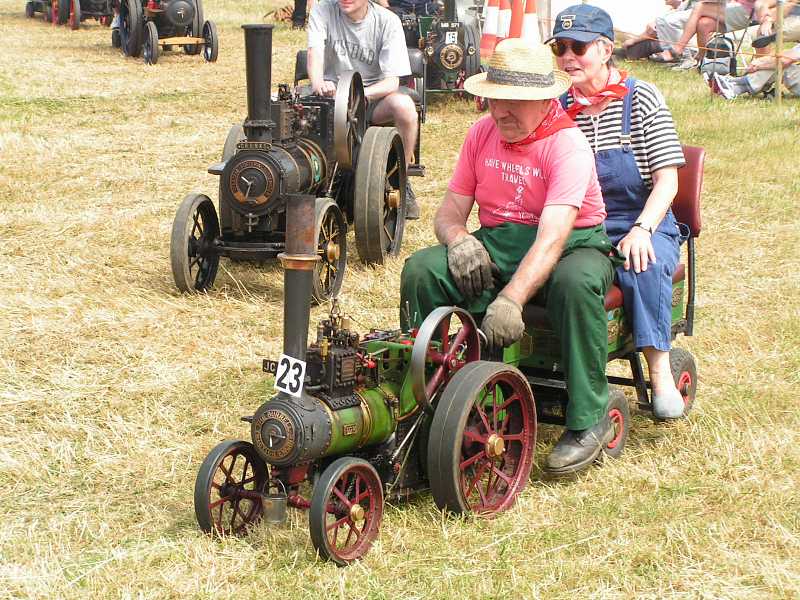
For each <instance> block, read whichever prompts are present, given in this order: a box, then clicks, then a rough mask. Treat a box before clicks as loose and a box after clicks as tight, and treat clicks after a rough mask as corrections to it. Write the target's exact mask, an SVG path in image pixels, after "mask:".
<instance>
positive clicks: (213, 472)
mask: <svg viewBox="0 0 800 600" xmlns="http://www.w3.org/2000/svg"><path fill="white" fill-rule="evenodd" d="M268 478H269V477H268V471H267V465H266V463H265V462H264V459H262V458H261V456H259V454H258V452H257V451H256V449H255V447H254V446H253V445H252V444H251V443H250V442H244V441H240V440H227V441H224V442H222V443H221V444H218V445H217V446H215V447H214V449H213V450H211V452H209V454H208V456H207V457H206V459H205V460H204V461H203V464H202V465H200V470H199V471H198V472H197V479H196V481H195V485H194V514H195V516H196V517H197V523H198V525H200V529H202V530H203V531H205V532H206V533H216V534H218V535H241V534H244V533H246V531H247V529H248V528H249V527H250V526H252V525H254V524H255V523H257V522H258V521H259V520H260V519H261V514H262V505H261V497H260V495H259V494H260V492H262V491H263V490H264V487H265V485H266V483H267V480H268Z"/></svg>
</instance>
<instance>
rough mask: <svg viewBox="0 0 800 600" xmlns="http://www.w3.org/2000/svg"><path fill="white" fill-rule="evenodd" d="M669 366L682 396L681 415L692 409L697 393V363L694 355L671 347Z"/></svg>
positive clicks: (685, 414)
mask: <svg viewBox="0 0 800 600" xmlns="http://www.w3.org/2000/svg"><path fill="white" fill-rule="evenodd" d="M669 368H670V370H671V371H672V378H673V379H674V380H675V386H676V387H677V388H678V391H679V392H680V393H681V396H683V416H684V417H685V416H687V415H688V414H689V411H690V410H692V406H693V405H694V399H695V396H696V395H697V365H696V364H695V362H694V356H692V354H691V353H690V352H687V351H686V350H684V349H682V348H673V349H672V350H670V351H669Z"/></svg>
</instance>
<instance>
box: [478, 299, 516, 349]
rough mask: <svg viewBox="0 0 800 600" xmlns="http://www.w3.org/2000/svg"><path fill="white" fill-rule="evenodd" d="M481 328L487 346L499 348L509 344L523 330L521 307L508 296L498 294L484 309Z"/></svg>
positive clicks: (514, 340)
mask: <svg viewBox="0 0 800 600" xmlns="http://www.w3.org/2000/svg"><path fill="white" fill-rule="evenodd" d="M481 330H482V331H483V333H484V334H486V342H487V344H488V345H489V348H491V349H500V348H505V347H506V346H510V345H511V344H513V343H514V342H516V341H517V340H518V339H520V338H521V337H522V334H523V333H524V332H525V323H523V321H522V307H521V306H520V305H519V304H517V303H516V302H514V301H513V300H512V299H511V298H509V297H508V296H504V295H503V294H500V295H499V296H498V297H497V298H495V300H494V302H492V303H491V304H490V305H489V308H487V309H486V316H485V317H483V323H481Z"/></svg>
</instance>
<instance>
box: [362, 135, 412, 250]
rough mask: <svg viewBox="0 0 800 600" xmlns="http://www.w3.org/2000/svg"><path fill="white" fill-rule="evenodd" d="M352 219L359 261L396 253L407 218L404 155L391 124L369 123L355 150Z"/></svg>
mask: <svg viewBox="0 0 800 600" xmlns="http://www.w3.org/2000/svg"><path fill="white" fill-rule="evenodd" d="M353 220H354V226H355V232H356V247H357V248H358V254H359V256H360V257H361V261H362V262H364V263H365V264H368V265H382V264H383V263H384V261H385V259H386V257H387V256H397V254H398V253H399V252H400V244H401V243H402V241H403V230H404V228H405V221H406V159H405V152H404V150H403V141H402V139H401V138H400V134H399V133H398V132H397V129H395V128H394V127H370V128H369V129H367V133H366V134H365V135H364V142H363V144H362V145H361V149H360V150H359V154H358V167H357V168H356V181H355V191H354V198H353Z"/></svg>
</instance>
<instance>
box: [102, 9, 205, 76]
mask: <svg viewBox="0 0 800 600" xmlns="http://www.w3.org/2000/svg"><path fill="white" fill-rule="evenodd" d="M119 18H120V24H119V32H118V34H117V31H116V30H114V31H113V32H112V37H111V45H112V46H114V47H115V48H121V49H122V53H123V54H124V55H125V56H134V57H135V56H139V55H140V54H141V55H142V57H143V58H144V62H145V63H147V64H149V65H154V64H156V62H158V56H159V49H160V48H162V47H163V48H164V49H171V48H172V46H182V47H183V51H184V52H185V53H186V54H200V52H202V53H203V58H204V59H205V60H206V61H207V62H214V61H216V60H217V54H218V52H219V38H218V37H217V27H216V25H214V23H213V22H212V21H206V20H204V18H203V3H202V0H119ZM117 35H118V37H117Z"/></svg>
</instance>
